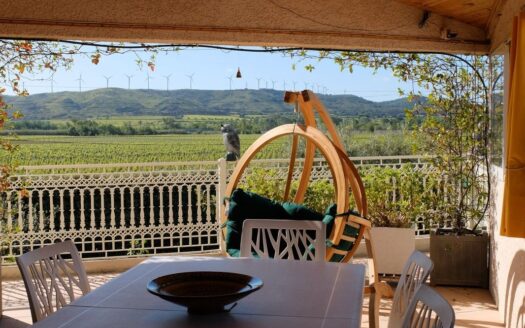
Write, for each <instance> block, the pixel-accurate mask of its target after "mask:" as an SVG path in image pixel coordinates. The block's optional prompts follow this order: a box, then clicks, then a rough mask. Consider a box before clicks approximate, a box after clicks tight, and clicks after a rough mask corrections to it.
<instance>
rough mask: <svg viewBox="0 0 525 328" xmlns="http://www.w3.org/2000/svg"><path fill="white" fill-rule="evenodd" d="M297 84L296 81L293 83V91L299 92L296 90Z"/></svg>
mask: <svg viewBox="0 0 525 328" xmlns="http://www.w3.org/2000/svg"><path fill="white" fill-rule="evenodd" d="M296 84H297V82H296V81H293V91H295V90H297V89H295V85H296Z"/></svg>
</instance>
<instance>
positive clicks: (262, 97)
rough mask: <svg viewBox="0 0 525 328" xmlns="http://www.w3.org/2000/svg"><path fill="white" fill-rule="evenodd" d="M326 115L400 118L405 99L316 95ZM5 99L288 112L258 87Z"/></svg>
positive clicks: (109, 109) (97, 113) (35, 104)
mask: <svg viewBox="0 0 525 328" xmlns="http://www.w3.org/2000/svg"><path fill="white" fill-rule="evenodd" d="M320 98H321V100H322V101H323V102H324V104H325V106H326V107H327V108H328V110H329V111H330V113H332V114H336V115H339V116H368V117H385V116H388V117H402V116H403V115H404V109H405V108H407V107H409V106H410V104H409V103H408V102H407V100H406V98H400V99H396V100H392V101H385V102H373V101H369V100H366V99H364V98H361V97H358V96H354V95H320ZM5 101H6V102H7V103H10V104H12V105H13V106H14V107H15V108H17V109H19V110H21V111H22V113H23V114H24V115H25V118H26V119H28V120H46V119H94V118H98V117H104V116H136V115H149V116H181V115H185V114H205V115H229V114H241V115H254V114H278V113H289V112H290V111H292V107H291V106H290V105H288V104H285V103H284V102H283V91H278V90H272V89H260V90H250V89H247V90H231V91H230V90H188V89H186V90H184V89H183V90H171V91H161V90H127V89H118V88H106V89H96V90H91V91H85V92H55V93H41V94H34V95H30V96H27V97H12V96H6V97H5Z"/></svg>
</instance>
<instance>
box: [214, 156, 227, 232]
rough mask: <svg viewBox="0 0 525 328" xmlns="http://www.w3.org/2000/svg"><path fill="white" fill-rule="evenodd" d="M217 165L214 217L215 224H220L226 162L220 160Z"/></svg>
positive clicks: (222, 211)
mask: <svg viewBox="0 0 525 328" xmlns="http://www.w3.org/2000/svg"><path fill="white" fill-rule="evenodd" d="M217 163H218V167H217V177H218V178H219V184H218V186H217V206H216V209H217V210H216V211H215V215H216V220H217V222H221V215H222V213H224V203H223V201H222V200H223V199H224V196H226V183H227V181H226V179H227V176H228V171H227V167H226V160H225V159H224V158H220V159H219V160H218V161H217Z"/></svg>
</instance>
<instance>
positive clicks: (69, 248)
mask: <svg viewBox="0 0 525 328" xmlns="http://www.w3.org/2000/svg"><path fill="white" fill-rule="evenodd" d="M69 258H70V259H71V260H69ZM16 263H17V264H18V268H19V269H20V272H21V274H22V278H23V280H24V284H25V286H26V291H27V296H28V298H29V305H30V307H31V316H32V317H33V322H37V321H39V320H42V319H44V318H45V317H47V316H48V315H50V314H51V313H53V312H55V311H57V310H59V309H60V308H62V307H64V306H65V305H67V304H69V303H71V302H72V301H74V300H75V299H76V298H78V297H80V296H82V295H85V294H87V293H88V292H89V291H90V287H89V282H88V279H87V275H86V270H85V269H84V265H83V263H82V260H81V258H80V256H79V254H78V251H77V249H76V247H75V245H74V244H73V242H72V241H71V240H68V241H65V242H61V243H57V244H53V245H49V246H44V247H42V248H39V249H36V250H34V251H31V252H28V253H25V254H23V255H21V256H19V257H17V259H16Z"/></svg>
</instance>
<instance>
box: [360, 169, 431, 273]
mask: <svg viewBox="0 0 525 328" xmlns="http://www.w3.org/2000/svg"><path fill="white" fill-rule="evenodd" d="M361 174H362V176H363V183H364V185H365V189H366V196H367V202H368V213H369V214H368V218H369V219H370V221H371V223H372V230H371V233H370V234H371V238H370V246H371V248H372V256H373V262H374V270H375V271H376V273H377V274H378V275H376V276H375V277H374V278H375V279H383V278H387V277H388V276H392V275H401V273H402V271H403V267H404V264H405V262H406V261H407V259H408V258H409V257H410V255H411V254H412V252H413V251H414V250H415V231H414V222H415V220H416V219H417V218H419V217H421V216H423V215H424V213H425V212H426V211H427V210H428V209H427V204H428V202H426V198H427V195H426V193H427V191H426V183H429V181H433V179H432V176H431V174H432V173H429V172H425V171H424V170H420V169H418V168H417V167H415V166H414V165H410V164H406V165H403V166H402V167H401V168H392V167H369V168H366V169H363V170H362V172H361ZM375 279H374V280H375Z"/></svg>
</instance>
